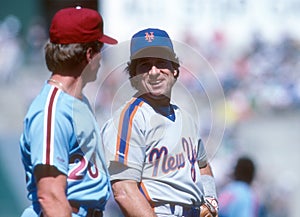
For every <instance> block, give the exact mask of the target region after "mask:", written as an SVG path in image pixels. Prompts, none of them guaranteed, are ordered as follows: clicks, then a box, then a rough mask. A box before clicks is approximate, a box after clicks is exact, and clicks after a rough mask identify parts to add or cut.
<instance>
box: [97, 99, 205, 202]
mask: <svg viewBox="0 0 300 217" xmlns="http://www.w3.org/2000/svg"><path fill="white" fill-rule="evenodd" d="M171 107H172V109H173V111H174V113H173V112H172V115H170V116H163V115H161V114H159V113H157V112H156V111H155V110H154V109H153V108H152V107H151V106H150V105H149V104H148V103H147V102H146V101H145V100H144V99H143V98H135V97H133V98H132V99H131V100H130V101H129V102H128V103H126V105H124V107H122V108H121V109H120V110H118V111H117V112H116V113H115V114H114V116H113V118H112V119H110V120H109V121H108V122H106V124H105V125H104V126H103V128H102V130H101V134H102V138H103V143H104V147H105V154H106V159H107V163H108V165H109V172H110V174H111V180H116V179H133V180H136V181H137V182H139V183H140V190H141V192H142V193H143V194H144V196H145V197H146V198H147V200H148V201H149V203H150V204H152V205H154V206H155V204H158V203H159V204H161V203H176V204H182V205H187V206H193V205H194V206H198V205H200V203H201V198H202V195H203V190H202V186H201V183H199V179H200V171H199V168H198V167H199V165H198V163H200V164H202V165H200V166H204V165H206V163H207V156H206V152H205V149H204V146H203V143H202V142H201V139H200V136H199V128H198V127H197V125H196V123H195V121H194V120H193V118H192V117H191V116H190V115H189V114H187V113H186V112H185V111H183V110H181V109H180V108H178V107H177V106H175V105H171Z"/></svg>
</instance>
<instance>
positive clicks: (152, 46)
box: [130, 28, 178, 63]
mask: <svg viewBox="0 0 300 217" xmlns="http://www.w3.org/2000/svg"><path fill="white" fill-rule="evenodd" d="M147 57H154V58H162V59H167V60H170V61H173V62H176V63H178V60H177V58H176V54H175V52H174V48H173V43H172V41H171V39H170V37H169V35H168V33H167V32H166V31H164V30H161V29H154V28H148V29H144V30H141V31H139V32H137V33H135V34H134V35H133V36H132V38H131V43H130V60H133V59H139V58H147Z"/></svg>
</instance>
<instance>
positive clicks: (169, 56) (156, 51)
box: [130, 46, 178, 63]
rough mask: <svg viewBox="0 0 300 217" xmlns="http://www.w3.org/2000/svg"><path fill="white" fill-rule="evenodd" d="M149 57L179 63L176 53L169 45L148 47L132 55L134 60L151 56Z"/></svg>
mask: <svg viewBox="0 0 300 217" xmlns="http://www.w3.org/2000/svg"><path fill="white" fill-rule="evenodd" d="M149 57H151V58H160V59H165V60H169V61H172V62H175V63H178V60H177V59H176V55H175V53H174V52H173V51H172V50H170V49H169V48H168V47H163V46H153V47H147V48H144V49H141V50H139V51H138V52H136V53H135V54H133V55H132V56H131V57H130V59H131V60H134V59H140V58H149Z"/></svg>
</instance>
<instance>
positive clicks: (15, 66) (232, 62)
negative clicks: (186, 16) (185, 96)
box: [0, 15, 300, 217]
mask: <svg viewBox="0 0 300 217" xmlns="http://www.w3.org/2000/svg"><path fill="white" fill-rule="evenodd" d="M46 27H47V26H46V23H45V21H43V20H39V19H36V20H34V21H32V23H31V24H30V26H29V28H28V30H27V31H26V33H25V34H23V35H21V34H20V30H21V28H22V24H21V21H20V20H19V19H18V17H16V16H14V15H8V16H7V17H5V18H4V19H3V20H0V83H1V88H5V87H9V86H10V87H12V86H14V85H16V84H18V82H19V81H18V79H24V78H25V77H27V76H26V75H24V74H21V73H23V72H24V71H26V69H28V68H30V69H32V67H37V68H39V69H43V70H44V71H45V73H43V75H41V74H40V73H41V72H40V71H38V72H33V71H31V72H30V77H27V79H31V80H32V81H33V82H36V83H37V82H40V85H42V83H43V80H42V79H44V77H47V76H48V75H49V73H47V70H46V68H45V66H44V57H43V46H44V43H45V42H46V40H47V37H48V32H47V31H48V30H47V28H46ZM182 34H183V38H184V41H183V42H184V43H186V44H188V45H190V46H191V47H193V48H194V49H195V50H197V52H199V53H201V54H202V55H203V56H204V57H205V58H206V59H207V61H208V62H209V63H210V64H211V66H212V67H213V68H214V70H215V72H216V74H217V75H218V78H219V81H220V83H221V85H222V87H223V91H224V94H225V101H226V108H225V115H226V129H225V133H224V137H223V140H222V146H221V149H222V150H223V149H224V150H225V151H222V150H220V152H221V153H223V152H226V153H230V152H233V153H234V154H235V155H234V156H231V157H230V158H228V157H227V156H225V157H224V156H221V157H220V159H221V161H222V160H223V159H226V160H227V161H226V164H227V165H228V166H227V167H226V169H227V171H225V172H224V176H223V177H221V178H220V179H218V180H217V181H218V183H217V184H218V186H219V188H222V187H223V186H224V185H225V184H226V183H228V182H229V175H230V172H231V170H230V166H231V165H233V164H234V160H235V159H236V158H237V157H238V154H239V153H237V152H236V150H237V147H238V146H239V144H238V141H236V139H235V129H236V128H238V127H239V125H240V124H241V123H243V122H244V121H246V120H248V119H251V118H252V117H253V116H255V115H258V114H259V115H264V114H267V113H268V114H270V113H273V114H274V115H277V114H280V113H281V112H292V111H299V110H300V76H299V75H300V73H299V71H300V61H299V57H300V39H298V38H295V37H293V36H292V35H289V34H288V33H285V34H282V36H281V38H280V39H279V40H277V41H268V40H267V39H266V38H264V37H263V35H260V33H259V32H257V33H253V35H252V37H251V41H250V42H249V43H248V44H247V46H243V47H241V48H234V49H232V47H231V46H229V45H228V44H227V39H228V37H230V36H228V35H226V34H225V33H223V32H222V31H216V32H215V34H213V36H212V37H211V38H210V39H209V40H208V41H201V40H197V35H193V34H191V33H188V32H183V33H182ZM199 70H200V71H201V69H199ZM181 76H182V82H186V84H187V86H189V88H190V91H191V92H193V94H194V95H199V99H201V98H202V97H203V95H205V92H204V91H203V88H202V87H201V85H199V84H194V82H195V81H194V80H193V79H185V78H184V75H181ZM125 77H126V75H125ZM120 79H124V77H120V76H114V77H113V78H112V79H111V80H110V81H109V83H106V84H105V85H106V87H109V88H106V91H105V92H102V93H101V94H99V96H98V101H97V102H98V103H96V108H95V110H96V112H98V113H103V110H105V109H109V108H110V103H111V102H112V100H113V98H114V95H113V94H111V93H114V92H115V91H116V90H117V89H118V88H119V85H120V82H121V81H120ZM32 88H34V87H32ZM104 89H105V88H102V90H104ZM32 90H34V89H31V88H28V89H26V90H24V92H23V93H21V94H24V95H26V97H27V98H26V100H27V101H28V102H27V103H28V104H29V101H30V100H31V99H32V97H33V96H34V95H35V91H32ZM17 94H20V93H17ZM28 104H24V105H21V106H24V107H26V106H27V105H28ZM24 110H26V109H25V108H24ZM100 110H101V111H100ZM20 124H21V123H20ZM208 125H209V123H208ZM204 128H205V126H204ZM222 157H224V158H222ZM220 159H219V161H220ZM219 161H218V156H216V162H217V163H216V164H215V166H216V167H218V166H219V164H222V162H221V163H219V164H218V162H219ZM219 170H220V169H218V168H217V169H216V172H217V171H219ZM24 182H25V181H24ZM253 185H254V188H255V189H256V190H257V193H258V195H259V196H260V199H261V202H262V208H263V209H262V214H261V216H265V217H290V216H292V215H290V214H289V213H290V210H289V207H288V206H284V204H286V201H285V199H284V198H287V197H289V195H288V194H289V193H290V192H286V191H284V189H277V190H276V192H273V191H272V189H269V188H268V187H266V186H262V185H261V183H259V182H258V181H257V182H254V184H253Z"/></svg>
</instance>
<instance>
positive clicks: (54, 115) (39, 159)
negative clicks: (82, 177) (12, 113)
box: [28, 106, 72, 174]
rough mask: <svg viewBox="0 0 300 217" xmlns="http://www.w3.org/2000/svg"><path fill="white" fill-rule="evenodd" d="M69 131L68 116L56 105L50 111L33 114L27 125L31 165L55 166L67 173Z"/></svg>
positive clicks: (70, 129)
mask: <svg viewBox="0 0 300 217" xmlns="http://www.w3.org/2000/svg"><path fill="white" fill-rule="evenodd" d="M49 113H51V115H50V114H49ZM71 132H72V125H71V123H70V121H69V118H68V117H67V116H66V113H64V112H63V111H61V109H60V108H58V106H56V108H52V109H51V112H50V111H46V112H40V113H39V114H37V115H35V116H34V117H33V118H32V119H31V120H30V122H29V125H28V135H29V136H28V137H29V138H30V147H31V161H32V165H33V167H35V166H36V165H39V164H42V165H50V166H55V167H56V168H57V169H58V170H59V171H60V172H62V173H64V174H67V173H68V163H69V148H70V147H69V143H70V139H71Z"/></svg>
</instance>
